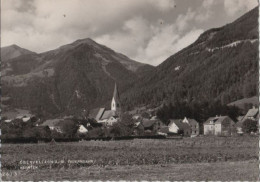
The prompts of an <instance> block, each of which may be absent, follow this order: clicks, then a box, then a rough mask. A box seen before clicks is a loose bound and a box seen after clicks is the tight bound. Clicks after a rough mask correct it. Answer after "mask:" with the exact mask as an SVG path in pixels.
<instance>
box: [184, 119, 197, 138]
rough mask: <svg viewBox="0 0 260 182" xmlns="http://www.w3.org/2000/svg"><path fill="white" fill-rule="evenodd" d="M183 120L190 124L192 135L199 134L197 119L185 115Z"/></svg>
mask: <svg viewBox="0 0 260 182" xmlns="http://www.w3.org/2000/svg"><path fill="white" fill-rule="evenodd" d="M182 122H183V123H187V124H189V125H190V128H191V136H197V135H199V123H198V122H197V121H196V120H195V119H190V118H186V117H185V118H184V119H183V121H182Z"/></svg>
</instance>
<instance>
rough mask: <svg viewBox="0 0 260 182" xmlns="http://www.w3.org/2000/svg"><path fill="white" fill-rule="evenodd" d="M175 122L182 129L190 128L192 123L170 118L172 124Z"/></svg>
mask: <svg viewBox="0 0 260 182" xmlns="http://www.w3.org/2000/svg"><path fill="white" fill-rule="evenodd" d="M173 123H174V124H175V125H176V126H177V127H178V128H179V129H180V130H186V129H190V125H189V124H188V123H183V122H182V119H170V124H169V125H168V126H170V125H172V124H173Z"/></svg>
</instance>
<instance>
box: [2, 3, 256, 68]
mask: <svg viewBox="0 0 260 182" xmlns="http://www.w3.org/2000/svg"><path fill="white" fill-rule="evenodd" d="M257 5H258V1H257V0H1V47H4V46H8V45H12V44H16V45H18V46H20V47H22V48H25V49H28V50H31V51H34V52H37V53H41V52H45V51H49V50H52V49H56V48H58V47H60V46H62V45H64V44H69V43H72V42H74V41H76V40H78V39H84V38H91V39H93V40H94V41H96V42H97V43H100V44H103V45H106V46H107V47H110V48H111V49H113V50H115V51H116V52H120V53H122V54H125V55H126V56H128V57H129V58H131V59H133V60H136V61H139V62H142V63H147V64H151V65H158V64H160V63H161V62H163V61H164V60H165V59H166V58H168V57H169V56H171V55H173V54H174V53H176V52H178V51H179V50H181V49H183V48H185V47H186V46H188V45H190V44H191V43H193V42H194V41H195V40H196V39H197V38H198V36H199V35H200V34H201V33H203V32H204V31H206V30H208V29H210V28H216V27H220V26H223V25H225V24H227V23H231V22H232V21H234V20H235V19H237V18H238V17H240V16H241V15H243V14H245V13H246V12H248V11H249V10H251V9H253V8H254V7H256V6H257Z"/></svg>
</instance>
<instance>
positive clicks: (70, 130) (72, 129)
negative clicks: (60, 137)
mask: <svg viewBox="0 0 260 182" xmlns="http://www.w3.org/2000/svg"><path fill="white" fill-rule="evenodd" d="M60 125H61V130H62V131H63V132H64V133H65V135H66V136H67V137H73V136H75V134H76V133H77V130H78V127H79V126H78V124H77V122H75V121H73V120H70V119H65V120H64V121H60Z"/></svg>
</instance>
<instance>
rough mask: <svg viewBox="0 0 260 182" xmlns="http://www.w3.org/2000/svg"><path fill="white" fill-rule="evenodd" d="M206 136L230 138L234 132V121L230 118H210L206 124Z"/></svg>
mask: <svg viewBox="0 0 260 182" xmlns="http://www.w3.org/2000/svg"><path fill="white" fill-rule="evenodd" d="M203 125H204V135H223V136H230V135H232V133H233V132H234V126H235V123H234V121H233V120H232V119H231V118H230V117H228V116H216V117H210V118H209V119H208V120H207V121H206V122H205V123H204V124H203Z"/></svg>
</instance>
